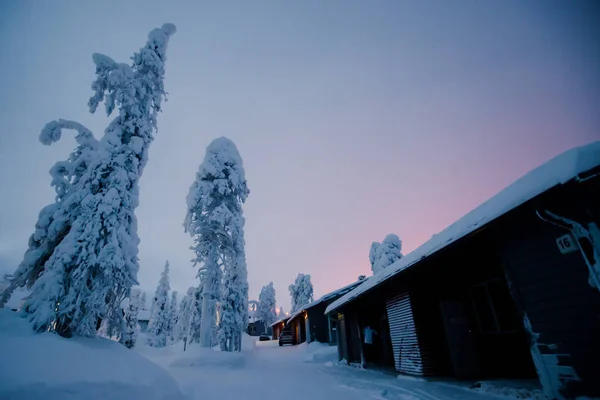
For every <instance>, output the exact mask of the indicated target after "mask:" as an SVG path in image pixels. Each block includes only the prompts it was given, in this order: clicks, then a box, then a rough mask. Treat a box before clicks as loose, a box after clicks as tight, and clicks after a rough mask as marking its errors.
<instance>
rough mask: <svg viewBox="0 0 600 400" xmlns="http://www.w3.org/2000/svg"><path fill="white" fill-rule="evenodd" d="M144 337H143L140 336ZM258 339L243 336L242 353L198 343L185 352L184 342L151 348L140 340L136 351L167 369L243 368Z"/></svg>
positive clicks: (244, 334) (189, 346)
mask: <svg viewBox="0 0 600 400" xmlns="http://www.w3.org/2000/svg"><path fill="white" fill-rule="evenodd" d="M140 336H143V335H140ZM255 344H256V339H255V338H254V337H252V336H250V335H248V334H247V333H243V334H242V351H241V352H228V351H221V349H220V347H219V346H215V347H213V348H206V347H200V345H199V344H197V343H192V344H190V345H188V346H187V349H186V351H183V342H178V343H175V344H173V345H170V346H165V347H160V348H159V347H151V346H148V345H147V344H146V341H142V340H138V345H136V347H134V350H135V351H136V352H137V353H139V354H141V355H142V356H144V357H145V358H147V359H149V360H150V361H152V362H154V363H156V364H158V365H160V366H162V367H166V368H170V367H201V366H208V367H226V368H241V367H243V366H244V365H245V364H246V359H247V356H248V352H251V351H254V348H255Z"/></svg>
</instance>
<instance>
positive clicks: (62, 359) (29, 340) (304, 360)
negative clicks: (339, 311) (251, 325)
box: [0, 309, 526, 400]
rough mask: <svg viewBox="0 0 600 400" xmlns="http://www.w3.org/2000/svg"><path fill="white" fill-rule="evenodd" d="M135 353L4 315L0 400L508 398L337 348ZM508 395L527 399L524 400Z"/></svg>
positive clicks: (259, 346) (140, 349)
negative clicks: (387, 368) (361, 365)
mask: <svg viewBox="0 0 600 400" xmlns="http://www.w3.org/2000/svg"><path fill="white" fill-rule="evenodd" d="M145 339H146V338H145V335H144V334H141V335H140V337H139V340H138V344H137V346H136V348H135V350H133V351H131V350H128V349H126V348H125V347H124V346H122V345H120V344H119V343H116V342H113V341H110V340H107V339H102V338H71V339H64V338H61V337H59V336H57V335H54V334H49V333H44V334H34V333H33V332H32V331H31V327H30V326H29V324H28V323H27V321H26V320H24V319H23V318H20V317H19V316H18V315H17V313H15V312H12V311H8V310H2V309H0V360H1V361H0V399H2V400H41V399H44V400H54V399H56V400H58V399H60V400H63V399H64V400H75V399H77V400H79V399H81V400H106V399H110V400H121V399H123V400H125V399H127V400H130V399H131V400H137V399H139V400H196V399H201V400H213V399H214V400H222V399H236V400H244V399H248V400H271V399H273V400H280V399H282V398H283V399H289V400H330V399H337V398H344V400H365V399H378V400H418V399H421V400H450V399H461V400H483V399H490V398H491V399H505V400H506V399H507V397H504V396H496V395H495V394H491V393H490V388H489V387H486V385H484V387H483V388H482V389H480V390H479V391H477V390H470V389H468V387H467V386H466V385H463V386H459V385H449V384H447V383H437V382H427V381H424V380H419V379H410V378H404V379H398V378H396V377H395V376H393V375H385V374H382V373H378V372H375V371H369V370H360V369H356V368H352V367H348V366H344V365H339V364H338V363H337V349H336V348H335V347H331V346H327V345H323V344H319V343H311V344H309V345H307V344H302V345H299V346H283V347H279V345H278V342H277V341H265V342H259V341H256V338H253V337H250V336H248V335H244V336H243V340H242V350H243V351H242V352H239V353H228V352H221V351H218V349H205V348H200V347H199V346H198V345H195V344H192V345H191V346H189V347H188V349H187V351H185V352H184V351H183V344H182V343H178V344H176V345H173V346H168V347H164V348H154V347H150V346H148V345H146V344H145V343H146V341H145ZM503 393H504V394H509V395H514V396H515V397H518V398H526V396H525V395H526V393H525V395H524V393H523V392H519V391H515V390H509V391H504V392H503Z"/></svg>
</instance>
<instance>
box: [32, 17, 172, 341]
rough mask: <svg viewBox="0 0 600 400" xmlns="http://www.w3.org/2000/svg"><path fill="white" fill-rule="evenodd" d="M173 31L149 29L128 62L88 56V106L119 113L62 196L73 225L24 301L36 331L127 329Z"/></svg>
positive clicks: (88, 332) (66, 332)
mask: <svg viewBox="0 0 600 400" xmlns="http://www.w3.org/2000/svg"><path fill="white" fill-rule="evenodd" d="M174 32H175V26H174V25H172V24H165V25H163V26H162V27H161V28H157V29H154V30H153V31H152V32H150V34H149V35H148V41H147V43H146V45H145V46H144V47H142V48H141V49H140V51H139V52H138V53H135V54H134V56H133V63H132V65H131V66H129V65H126V64H118V63H116V62H115V61H113V60H112V59H111V58H110V57H107V56H104V55H101V54H94V56H93V60H94V63H95V64H96V75H97V79H96V80H95V81H94V83H93V84H92V89H93V90H94V91H95V94H94V95H93V96H92V97H91V99H90V101H89V103H88V104H89V107H90V111H91V112H92V113H93V112H95V111H96V109H97V107H98V105H99V103H100V102H102V101H104V103H105V105H106V113H107V115H111V114H113V112H114V111H115V110H118V115H117V116H116V117H115V118H114V119H113V120H112V121H111V122H110V124H109V126H108V127H107V128H106V130H105V132H104V136H103V137H102V139H100V142H99V144H98V149H97V151H95V152H94V156H93V157H92V159H91V160H90V163H89V165H88V167H87V169H85V171H84V172H83V173H82V175H81V177H80V179H79V181H78V182H77V183H75V184H73V186H72V188H71V189H70V191H69V193H67V194H66V196H65V198H64V200H63V201H64V202H65V204H66V205H67V204H72V205H73V207H72V211H71V213H70V214H71V217H70V221H71V224H70V228H69V229H68V231H67V232H66V233H65V235H64V236H62V237H61V238H60V240H59V241H58V242H57V243H56V245H55V246H54V247H53V249H52V250H51V254H50V256H49V257H48V259H47V260H46V261H45V262H44V266H43V271H42V273H41V275H40V276H39V277H38V279H37V280H36V281H35V283H34V284H33V286H32V291H31V295H30V297H29V298H28V300H27V302H26V304H25V309H26V310H27V312H28V313H29V317H30V319H31V321H32V322H33V326H34V329H36V330H38V331H45V330H50V331H55V332H57V333H58V334H60V335H62V336H71V335H72V334H77V335H86V336H92V335H95V334H96V327H97V322H98V320H99V319H103V320H104V321H106V322H107V323H108V326H109V329H108V331H109V335H110V336H119V335H120V333H122V331H123V329H124V323H123V321H124V320H123V312H122V309H121V302H122V301H123V300H124V299H125V298H126V297H128V296H129V294H130V290H131V287H132V286H133V285H135V284H137V271H138V269H139V264H138V257H137V253H138V244H139V238H138V236H137V221H136V217H135V214H134V211H135V208H136V207H137V205H138V195H139V187H138V182H139V179H140V176H141V174H142V171H143V169H144V166H145V165H146V162H147V160H148V148H149V146H150V144H151V142H152V140H153V139H154V131H155V130H156V117H157V114H158V112H159V111H160V110H161V102H162V98H163V96H164V94H165V91H164V87H163V80H164V73H165V70H164V62H165V60H166V48H167V43H168V40H169V37H170V36H171V35H172V34H173V33H174ZM53 140H54V139H53Z"/></svg>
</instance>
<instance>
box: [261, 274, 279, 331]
mask: <svg viewBox="0 0 600 400" xmlns="http://www.w3.org/2000/svg"><path fill="white" fill-rule="evenodd" d="M257 317H258V319H260V320H261V321H262V322H263V323H264V324H265V327H269V326H271V324H272V323H273V322H275V319H276V318H277V309H276V306H275V288H274V287H273V282H269V284H268V285H266V286H263V287H262V289H261V291H260V294H259V295H258V309H257Z"/></svg>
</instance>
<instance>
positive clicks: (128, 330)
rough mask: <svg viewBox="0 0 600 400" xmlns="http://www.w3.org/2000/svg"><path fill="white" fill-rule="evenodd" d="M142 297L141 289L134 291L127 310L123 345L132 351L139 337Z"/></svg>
mask: <svg viewBox="0 0 600 400" xmlns="http://www.w3.org/2000/svg"><path fill="white" fill-rule="evenodd" d="M140 304H141V297H140V290H139V289H132V290H131V296H130V297H129V304H128V305H127V309H126V310H125V334H124V335H123V336H121V343H123V344H124V345H125V346H126V347H127V348H129V349H131V348H133V346H135V342H136V341H137V335H138V312H139V309H140Z"/></svg>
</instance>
